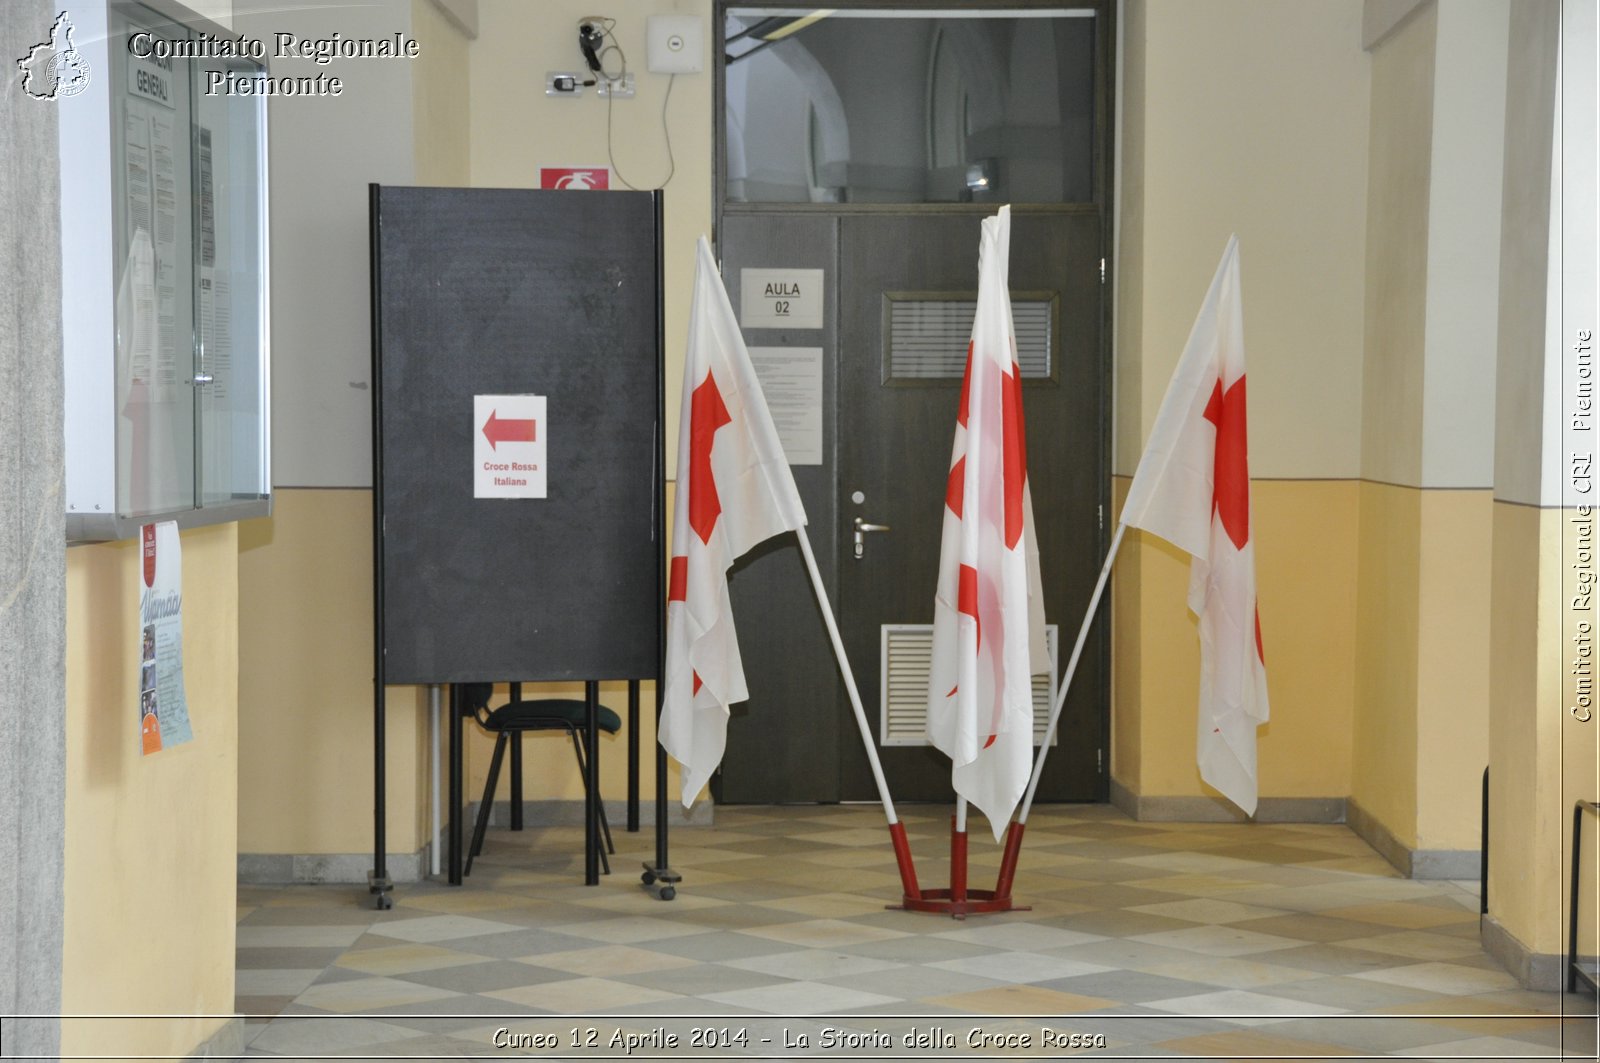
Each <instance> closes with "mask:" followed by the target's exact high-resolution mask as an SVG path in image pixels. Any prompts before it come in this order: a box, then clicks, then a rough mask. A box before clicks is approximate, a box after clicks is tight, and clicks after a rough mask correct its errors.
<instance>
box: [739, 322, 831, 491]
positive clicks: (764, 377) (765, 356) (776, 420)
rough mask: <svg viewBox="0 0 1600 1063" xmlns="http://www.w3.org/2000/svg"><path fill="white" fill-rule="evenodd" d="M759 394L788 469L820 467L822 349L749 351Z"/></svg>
mask: <svg viewBox="0 0 1600 1063" xmlns="http://www.w3.org/2000/svg"><path fill="white" fill-rule="evenodd" d="M750 363H751V364H752V365H753V366H754V367H755V370H756V378H757V379H758V380H760V381H761V391H762V393H763V394H764V395H765V396H766V398H767V409H768V410H770V411H771V412H772V423H773V425H774V426H775V427H776V428H777V429H778V440H779V441H780V442H781V443H783V452H784V454H785V456H787V457H788V459H789V464H790V465H821V464H822V348H821V347H751V348H750Z"/></svg>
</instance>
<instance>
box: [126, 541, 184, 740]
mask: <svg viewBox="0 0 1600 1063" xmlns="http://www.w3.org/2000/svg"><path fill="white" fill-rule="evenodd" d="M139 554H140V557H139V748H140V750H141V751H142V752H143V753H144V754H146V755H148V754H151V753H159V752H161V751H162V750H163V749H167V748H169V747H171V746H176V745H180V744H182V743H184V742H187V741H189V740H190V739H191V738H193V737H194V731H193V729H192V728H191V727H190V726H189V706H188V703H187V701H186V699H185V698H184V693H183V554H182V552H181V548H180V547H179V544H178V526H177V524H175V523H173V522H172V521H165V522H163V523H161V524H146V525H145V526H144V527H142V528H141V529H139Z"/></svg>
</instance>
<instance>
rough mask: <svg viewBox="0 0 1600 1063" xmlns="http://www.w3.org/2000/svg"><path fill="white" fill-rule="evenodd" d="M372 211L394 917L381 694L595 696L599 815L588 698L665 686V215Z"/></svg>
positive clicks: (594, 875) (381, 846) (605, 199)
mask: <svg viewBox="0 0 1600 1063" xmlns="http://www.w3.org/2000/svg"><path fill="white" fill-rule="evenodd" d="M369 205H370V223H371V268H372V358H373V361H372V401H373V408H372V462H373V559H374V584H373V591H374V594H373V599H374V601H373V613H374V680H375V682H374V726H373V731H374V744H375V758H376V759H375V784H376V808H375V823H374V839H375V843H374V868H373V870H372V872H371V874H370V875H369V886H370V888H371V890H372V892H373V893H374V894H375V895H376V897H377V904H378V907H380V908H382V907H388V897H387V893H388V890H389V889H391V888H392V885H391V883H390V882H389V879H388V875H387V869H386V851H385V850H386V842H385V816H386V809H385V803H386V802H385V779H384V747H385V739H384V728H385V716H386V706H385V703H384V689H385V686H386V685H388V684H411V683H417V684H424V683H426V684H437V683H450V684H459V683H466V682H502V681H519V682H541V681H574V680H582V681H584V682H586V683H588V684H590V688H589V689H590V697H589V701H590V710H591V711H590V717H591V719H590V726H589V727H588V728H587V730H588V736H589V740H590V742H591V749H590V755H589V756H588V758H587V765H588V767H589V769H590V772H591V779H590V786H589V794H590V800H589V802H588V804H589V806H590V808H589V812H590V815H591V817H592V816H593V815H594V814H595V813H596V812H597V811H598V804H597V800H596V794H597V785H596V784H597V782H598V780H597V778H594V777H593V774H594V769H595V766H596V763H597V758H596V757H595V756H594V755H593V752H594V750H593V746H592V743H593V741H594V730H595V729H594V725H593V716H594V711H593V709H594V694H593V691H594V689H595V686H594V684H597V682H598V681H599V680H603V679H604V680H615V679H626V680H632V681H637V680H644V679H650V680H659V678H660V676H661V675H662V661H663V654H664V648H665V618H664V605H665V600H666V594H665V582H664V581H665V567H664V563H663V548H664V540H665V524H664V517H663V511H664V505H665V497H664V492H665V484H664V471H663V470H664V439H663V424H664V421H663V402H664V395H665V389H664V380H663V376H662V374H663V364H662V294H661V293H662V255H661V227H662V198H661V193H660V192H659V191H656V192H609V191H608V192H595V191H586V192H566V191H561V192H557V191H541V190H533V189H466V188H411V187H392V186H380V185H372V186H370V204H369ZM485 411H488V416H487V418H486V416H485ZM513 463H514V464H513ZM507 485H509V486H507ZM507 493H509V494H510V495H512V496H513V497H494V496H496V495H504V494H507ZM660 689H661V684H660V683H659V682H657V691H658V694H657V707H658V712H659V704H660V693H659V692H660ZM451 704H452V706H455V705H456V704H457V699H455V698H452V699H451ZM454 718H455V714H454V713H452V719H454ZM458 739H459V727H458V728H457V729H456V731H455V739H454V740H458ZM629 739H630V743H634V742H637V727H636V721H634V726H633V727H632V728H631V729H630V735H629ZM454 740H453V741H454ZM453 752H454V749H453ZM661 759H662V757H661V755H660V752H659V749H658V755H657V761H658V764H657V767H658V784H657V815H656V821H657V849H658V852H657V866H658V867H659V869H661V870H662V871H665V869H666V852H665V831H664V828H665V823H666V817H665V811H664V806H665V789H664V787H663V785H662V782H663V781H664V779H665V771H664V770H660V769H661V768H662V767H664V766H663V765H662V764H661V763H660V761H661ZM453 767H454V763H453ZM458 775H459V772H458V771H453V773H452V790H453V791H458V790H459V778H458ZM452 797H453V799H455V809H454V811H453V812H452V823H453V824H456V822H457V821H458V820H459V819H460V815H461V813H460V801H459V799H458V798H459V794H458V793H453V794H452ZM589 833H590V837H591V839H592V837H593V831H592V830H591V831H590V832H589ZM455 834H456V831H454V830H452V836H453V837H454V836H455ZM454 848H455V846H453V849H454ZM589 849H590V852H589V853H588V854H587V855H588V859H587V861H586V864H587V869H588V872H589V878H590V879H591V881H598V872H597V870H595V868H596V867H597V864H596V855H595V852H594V846H593V843H592V841H591V843H590V845H589ZM455 855H456V854H455V853H454V852H453V854H452V865H453V866H459V865H458V861H457V860H456V859H455V858H454V857H455ZM452 881H459V876H458V875H457V874H455V873H454V872H453V874H452Z"/></svg>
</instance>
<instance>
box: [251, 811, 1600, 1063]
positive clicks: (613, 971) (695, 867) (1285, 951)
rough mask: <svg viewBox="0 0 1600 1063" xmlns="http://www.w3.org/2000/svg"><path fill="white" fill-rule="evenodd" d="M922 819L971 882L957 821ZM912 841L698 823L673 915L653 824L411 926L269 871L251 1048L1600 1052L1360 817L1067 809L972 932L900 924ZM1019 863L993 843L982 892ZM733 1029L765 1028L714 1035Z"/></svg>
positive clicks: (984, 849) (504, 870) (342, 890)
mask: <svg viewBox="0 0 1600 1063" xmlns="http://www.w3.org/2000/svg"><path fill="white" fill-rule="evenodd" d="M901 811H902V815H903V816H904V817H905V821H906V825H907V830H908V833H909V834H910V836H911V839H912V846H913V850H914V852H915V853H916V855H917V859H918V874H919V876H920V878H921V880H922V883H923V885H924V886H934V885H943V884H944V883H945V879H946V875H947V867H946V862H945V861H946V857H947V853H948V829H949V828H948V823H949V820H948V810H941V809H937V808H925V807H924V808H918V807H912V808H908V809H902V810H901ZM975 825H981V821H978V823H976V824H975ZM887 837H888V836H887V833H886V832H885V830H884V827H883V819H882V815H881V813H880V812H879V811H878V810H877V809H876V808H869V807H855V806H849V807H838V806H831V807H789V808H738V807H735V808H719V809H718V810H717V825H716V826H715V827H714V828H709V829H695V830H681V831H677V832H675V833H674V835H673V838H672V848H671V858H672V861H671V862H672V866H673V868H674V869H675V870H677V871H679V872H680V873H682V874H683V876H684V881H683V883H682V885H681V886H680V888H679V892H678V896H677V898H676V899H675V900H672V901H669V902H663V901H660V900H657V899H655V897H654V896H653V895H652V894H651V893H649V892H648V891H646V890H645V889H644V888H643V887H642V886H641V885H640V882H639V875H638V872H637V869H638V868H639V866H640V862H641V861H642V860H644V859H646V858H648V857H649V856H650V855H652V854H653V851H654V840H653V835H651V834H650V833H649V832H648V831H647V832H644V833H640V834H634V835H629V834H625V833H620V832H619V833H618V835H617V844H618V849H619V851H618V854H617V856H616V857H614V858H613V867H614V868H615V869H616V874H614V875H612V876H610V877H608V878H606V879H604V880H603V881H602V884H601V885H600V886H598V887H593V888H586V887H584V886H582V885H580V884H579V882H580V881H581V870H580V869H581V865H582V859H581V846H580V842H579V832H578V831H577V830H576V829H570V828H548V829H543V830H531V831H527V832H524V833H522V834H512V833H509V832H504V831H497V832H494V833H492V834H491V836H490V839H489V844H488V848H487V850H486V852H485V854H484V856H483V857H482V858H480V860H479V862H478V864H477V866H476V868H475V871H474V874H473V875H472V876H471V877H470V878H469V879H468V885H467V886H466V887H465V888H462V889H452V888H449V887H446V886H440V885H435V884H431V883H430V884H425V885H416V886H403V887H400V888H398V889H397V890H396V904H395V907H394V909H393V910H392V911H389V912H377V911H374V910H372V909H371V908H370V906H369V905H368V904H367V901H366V897H365V895H364V893H363V892H362V891H361V890H359V889H355V888H351V887H282V888H265V887H244V888H242V889H241V890H240V895H239V905H240V907H239V941H238V943H239V948H238V1002H237V1003H238V1009H239V1011H240V1012H241V1013H244V1014H246V1015H248V1016H251V1018H250V1019H249V1020H248V1022H247V1027H246V1040H247V1042H248V1045H249V1054H250V1055H251V1056H262V1057H266V1056H288V1057H307V1056H319V1057H328V1056H339V1057H344V1056H350V1057H358V1058H386V1057H394V1056H423V1057H462V1056H480V1057H484V1058H499V1057H504V1056H515V1055H530V1056H538V1057H542V1058H546V1059H550V1058H602V1057H605V1056H607V1055H609V1056H611V1057H612V1058H616V1057H620V1056H621V1055H622V1054H623V1051H624V1049H625V1048H626V1047H627V1046H628V1038H629V1037H630V1036H631V1037H634V1038H637V1040H636V1041H635V1042H634V1043H633V1055H634V1058H641V1057H643V1058H652V1057H653V1058H657V1059H696V1058H701V1057H706V1056H713V1055H724V1056H730V1055H731V1056H738V1055H745V1056H755V1055H764V1056H767V1057H770V1058H796V1057H802V1056H806V1055H826V1056H830V1057H832V1058H867V1059H871V1058H879V1057H885V1056H891V1055H892V1056H896V1057H898V1058H914V1057H919V1056H923V1057H926V1058H936V1059H961V1058H966V1059H978V1058H981V1059H994V1058H1007V1057H1013V1056H1015V1057H1026V1056H1049V1057H1059V1056H1062V1055H1067V1054H1091V1055H1102V1056H1114V1057H1123V1058H1146V1057H1152V1058H1153V1057H1175V1058H1189V1059H1194V1058H1224V1059H1244V1058H1249V1059H1264V1058H1271V1059H1279V1058H1299V1059H1304V1058H1317V1057H1327V1056H1339V1057H1344V1058H1352V1057H1354V1058H1364V1057H1389V1056H1395V1057H1408V1058H1422V1059H1480V1058H1481V1059H1499V1058H1512V1057H1514V1058H1522V1059H1529V1058H1538V1059H1558V1058H1571V1059H1594V1058H1596V1048H1595V1046H1596V1042H1595V1029H1596V1020H1595V1017H1594V1016H1595V999H1594V997H1593V996H1590V995H1586V994H1579V995H1576V996H1566V997H1563V996H1562V995H1560V994H1553V993H1531V992H1526V991H1523V990H1521V989H1518V988H1517V986H1516V984H1515V982H1513V980H1512V979H1511V978H1510V977H1509V976H1507V975H1506V974H1505V973H1504V972H1503V971H1502V970H1501V969H1500V968H1499V967H1498V966H1497V965H1496V964H1495V962H1494V961H1493V960H1491V959H1490V958H1489V957H1488V956H1486V955H1485V954H1484V952H1483V950H1482V949H1481V948H1480V947H1479V944H1478V901H1477V896H1476V889H1477V883H1475V882H1473V883H1452V882H1413V881H1408V880H1405V879H1401V878H1398V877H1396V876H1395V874H1394V872H1393V871H1392V869H1391V868H1390V867H1389V865H1388V864H1386V863H1384V862H1383V861H1382V860H1381V859H1379V858H1378V857H1377V856H1376V855H1374V854H1373V852H1372V851H1371V850H1370V849H1369V848H1368V847H1367V846H1366V845H1365V844H1364V843H1363V842H1361V841H1360V839H1358V838H1357V837H1355V835H1353V834H1352V833H1351V832H1350V831H1349V830H1348V829H1346V828H1344V827H1341V826H1323V825H1275V826H1264V825H1249V826H1245V825H1226V826H1218V825H1209V824H1207V825H1182V824H1160V823H1136V822H1133V821H1132V820H1129V819H1127V818H1126V817H1125V816H1123V815H1122V814H1121V813H1120V812H1117V811H1116V810H1115V809H1112V808H1109V807H1105V806H1066V807H1061V806H1057V807H1046V808H1041V809H1038V810H1036V811H1035V813H1034V817H1033V821H1032V823H1030V825H1029V829H1028V834H1027V840H1026V843H1025V845H1024V847H1023V851H1022V860H1021V866H1020V869H1019V872H1018V876H1017V883H1016V888H1015V891H1014V892H1015V895H1016V898H1017V900H1018V903H1024V904H1031V905H1032V910H1031V911H1027V912H1013V913H1007V914H1002V915H986V916H974V917H972V918H970V919H968V920H966V921H965V922H958V921H955V920H952V919H950V918H948V917H944V916H934V915H921V914H912V913H907V912H900V911H888V910H885V904H886V903H893V902H894V901H896V900H898V897H899V892H900V889H899V878H898V876H897V874H896V872H895V867H894V860H893V855H892V852H891V851H890V849H889V845H888V840H887ZM997 863H998V849H997V847H995V846H993V845H991V844H990V842H989V839H988V837H987V835H983V836H979V835H978V834H974V835H973V838H972V857H971V864H972V882H973V885H974V886H980V885H988V884H989V883H990V882H991V881H992V879H993V875H994V869H995V866H996V865H997ZM1563 1012H1564V1013H1565V1016H1566V1017H1565V1018H1563ZM541 1016H544V1017H545V1018H541ZM549 1016H557V1017H559V1018H549ZM707 1027H710V1028H713V1029H715V1030H724V1029H726V1030H728V1031H730V1033H729V1034H728V1036H729V1037H730V1038H731V1037H736V1036H737V1034H738V1032H739V1031H741V1030H743V1031H744V1032H745V1034H746V1040H745V1043H744V1044H742V1045H741V1044H737V1043H724V1044H723V1046H722V1047H721V1048H720V1049H718V1048H716V1047H714V1046H713V1047H710V1048H708V1047H705V1046H698V1045H695V1044H692V1043H691V1038H692V1037H694V1036H695V1035H694V1034H693V1032H692V1030H694V1029H702V1030H703V1029H705V1028H707ZM829 1027H832V1028H834V1029H835V1033H834V1034H832V1035H829V1034H827V1033H826V1032H825V1029H826V1028H829ZM591 1028H592V1029H593V1031H594V1033H593V1036H594V1037H595V1038H596V1039H597V1040H598V1042H599V1044H598V1046H597V1047H595V1048H589V1047H588V1045H587V1038H588V1037H589V1036H590V1034H589V1031H590V1029H591ZM497 1031H498V1034H497ZM574 1031H576V1034H574ZM974 1031H977V1034H976V1035H975V1034H974ZM1073 1034H1076V1035H1078V1036H1079V1037H1080V1038H1086V1039H1088V1044H1089V1048H1088V1049H1087V1050H1085V1049H1082V1048H1080V1049H1072V1050H1069V1049H1068V1048H1066V1047H1064V1046H1065V1045H1066V1044H1067V1043H1068V1038H1069V1037H1070V1036H1071V1035H1073ZM575 1035H576V1036H577V1037H578V1038H579V1040H580V1042H583V1044H582V1046H581V1049H580V1050H576V1051H575V1050H573V1049H572V1048H571V1044H572V1038H573V1037H574V1036H575ZM497 1036H498V1041H499V1042H500V1045H505V1044H506V1043H507V1042H509V1043H510V1044H509V1047H500V1045H497V1043H496V1040H497ZM668 1036H676V1037H677V1038H678V1041H677V1043H676V1045H675V1046H670V1047H667V1046H664V1044H663V1042H664V1039H665V1038H666V1037H668ZM540 1037H553V1038H555V1041H556V1044H557V1045H559V1046H560V1047H559V1048H548V1047H540V1046H539V1042H538V1040H537V1038H540ZM947 1037H948V1038H953V1039H954V1043H953V1044H952V1043H950V1042H947V1041H945V1040H944V1039H945V1038H947ZM975 1037H976V1038H977V1039H979V1043H977V1044H973V1043H972V1041H973V1039H974V1038H975ZM763 1038H766V1039H768V1040H767V1041H765V1042H763V1040H762V1039H763ZM908 1038H910V1040H909V1041H908V1040H907V1039H908ZM918 1038H921V1040H918ZM1096 1038H1100V1039H1101V1040H1100V1041H1096V1040H1095V1039H1096ZM801 1039H804V1040H806V1041H807V1042H808V1045H807V1046H806V1047H805V1048H802V1047H800V1046H799V1041H800V1040H801ZM1024 1039H1025V1040H1024ZM1052 1039H1053V1040H1054V1043H1051V1040H1052ZM885 1040H887V1041H888V1042H889V1046H888V1047H883V1042H884V1041H885ZM613 1042H615V1046H614V1047H609V1048H608V1047H607V1046H608V1045H612V1043H613ZM930 1043H931V1044H932V1045H934V1046H936V1047H935V1048H932V1049H930V1048H928V1047H926V1046H927V1045H928V1044H930ZM1100 1043H1103V1045H1104V1047H1103V1048H1096V1047H1094V1046H1095V1045H1096V1044H1100ZM785 1046H787V1047H785ZM808 1049H809V1051H808ZM563 1053H565V1054H563Z"/></svg>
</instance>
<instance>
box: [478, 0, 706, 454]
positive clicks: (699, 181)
mask: <svg viewBox="0 0 1600 1063" xmlns="http://www.w3.org/2000/svg"><path fill="white" fill-rule="evenodd" d="M595 14H604V15H607V16H609V17H610V18H613V19H615V20H616V26H615V28H614V30H613V32H614V34H615V36H616V38H617V40H618V42H619V43H620V44H621V45H622V48H623V50H624V51H625V52H626V53H627V56H628V71H629V72H630V73H632V74H634V75H635V76H636V78H637V91H638V95H637V96H636V97H635V98H634V99H631V100H618V101H616V102H615V103H614V104H613V105H612V108H611V115H610V120H611V149H612V154H614V157H615V161H616V164H617V165H618V166H619V167H621V173H622V175H623V176H624V177H626V178H627V179H628V181H629V182H631V183H632V184H633V185H634V186H635V187H638V188H646V189H649V188H655V187H657V186H658V185H660V184H661V182H663V181H664V180H666V179H667V176H668V174H669V172H670V173H671V181H670V182H669V183H668V184H667V185H666V192H665V213H666V217H665V219H664V222H663V226H664V230H665V232H664V236H663V239H664V243H665V248H664V253H663V254H664V259H665V272H666V284H665V289H666V290H665V299H666V380H667V400H666V405H667V424H666V432H667V439H668V440H674V439H677V438H678V388H679V381H680V380H681V379H682V377H683V351H684V342H685V339H686V337H687V335H688V330H689V297H690V293H691V290H692V288H693V280H694V247H695V240H696V239H697V238H698V237H699V236H700V235H701V234H702V233H706V234H708V235H709V234H710V233H711V218H712V214H711V199H712V189H711V181H712V157H711V156H712V143H713V141H712V129H713V126H712V123H713V121H714V118H713V115H712V108H711V95H712V94H711V85H712V80H713V78H714V77H715V75H714V74H713V73H712V69H713V68H712V63H713V59H714V57H713V55H712V48H711V40H712V32H711V31H712V26H711V2H710V0H610V2H608V3H605V4H600V5H596V4H595V3H593V0H541V2H540V3H537V4H534V3H527V2H525V0H480V3H479V5H478V29H479V35H478V39H477V40H475V41H473V42H472V44H471V46H470V48H469V53H470V56H471V66H472V71H471V77H472V81H471V95H472V137H471V141H472V183H473V185H475V186H479V187H494V188H536V187H538V183H539V168H540V167H541V166H605V165H606V164H607V129H606V127H607V107H606V101H605V100H604V99H602V98H600V97H598V96H597V95H595V91H594V90H593V89H587V90H585V92H584V95H583V97H582V98H581V99H576V100H574V99H552V98H550V97H547V96H545V94H544V72H545V71H547V70H562V71H579V70H582V69H583V58H582V56H581V55H580V54H579V52H578V21H579V20H580V19H582V18H583V17H585V16H590V15H595ZM651 15H698V16H699V18H700V24H701V30H702V33H703V34H704V40H705V64H706V68H705V70H704V71H703V72H702V73H699V74H680V75H678V76H677V79H676V81H671V80H670V79H669V77H668V75H666V74H652V73H650V72H649V71H648V70H647V69H646V55H645V27H646V20H647V19H648V18H649V16H651ZM617 64H618V59H617V57H616V56H615V55H611V56H608V57H607V58H606V66H607V69H608V70H609V69H615V67H616V65H617ZM669 84H670V85H671V90H672V96H671V99H670V100H668V99H667V89H668V86H669ZM664 103H665V105H666V106H665V114H666V132H667V133H670V136H671V148H672V155H671V159H670V161H669V156H668V153H667V136H666V133H664V132H663V128H662V112H663V104H664ZM674 162H675V168H673V163H674ZM611 187H612V188H621V187H623V186H622V185H621V183H620V182H618V181H617V180H616V178H615V177H613V179H612V182H611ZM676 454H677V451H676V448H674V447H672V446H670V445H669V446H668V447H667V462H668V467H667V475H668V476H669V477H671V476H673V475H674V474H675V470H674V463H675V461H676Z"/></svg>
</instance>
